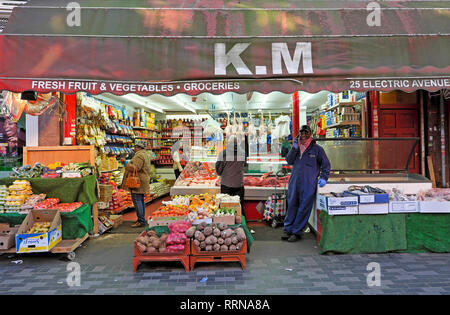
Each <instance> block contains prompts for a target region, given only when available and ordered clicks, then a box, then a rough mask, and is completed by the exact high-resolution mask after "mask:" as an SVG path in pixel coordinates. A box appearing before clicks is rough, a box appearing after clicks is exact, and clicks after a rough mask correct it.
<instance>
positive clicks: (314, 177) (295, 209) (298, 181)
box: [281, 125, 330, 242]
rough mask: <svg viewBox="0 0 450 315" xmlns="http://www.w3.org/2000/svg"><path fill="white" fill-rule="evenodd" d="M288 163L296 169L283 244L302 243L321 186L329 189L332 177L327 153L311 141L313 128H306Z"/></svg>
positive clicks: (294, 142) (290, 186)
mask: <svg viewBox="0 0 450 315" xmlns="http://www.w3.org/2000/svg"><path fill="white" fill-rule="evenodd" d="M286 161H287V162H288V164H289V165H293V170H292V174H291V178H290V180H289V186H288V202H287V203H288V207H287V211H286V216H285V219H284V232H283V235H282V236H281V239H282V240H287V241H289V242H296V241H298V240H299V239H301V237H302V234H303V231H302V230H303V228H304V227H305V226H306V223H307V222H308V219H309V215H310V213H311V209H312V207H313V203H314V196H315V194H316V190H317V184H319V186H320V187H323V186H325V185H326V183H327V180H328V177H329V175H330V161H329V160H328V157H327V155H326V153H325V151H324V149H323V148H322V147H321V146H320V145H318V144H317V143H316V141H315V140H313V139H312V137H311V128H310V127H309V126H307V125H303V126H302V127H301V128H300V132H299V134H298V135H297V137H295V138H294V140H293V144H292V148H291V150H290V151H289V153H288V155H287V157H286Z"/></svg>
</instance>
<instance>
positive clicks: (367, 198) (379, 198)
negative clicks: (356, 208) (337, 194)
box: [344, 191, 389, 204]
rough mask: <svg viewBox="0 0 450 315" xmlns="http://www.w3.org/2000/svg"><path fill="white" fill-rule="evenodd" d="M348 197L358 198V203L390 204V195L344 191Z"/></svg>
mask: <svg viewBox="0 0 450 315" xmlns="http://www.w3.org/2000/svg"><path fill="white" fill-rule="evenodd" d="M344 194H345V195H347V196H358V203H359V204H362V203H368V204H370V203H387V204H388V203H389V194H366V193H363V192H355V191H344Z"/></svg>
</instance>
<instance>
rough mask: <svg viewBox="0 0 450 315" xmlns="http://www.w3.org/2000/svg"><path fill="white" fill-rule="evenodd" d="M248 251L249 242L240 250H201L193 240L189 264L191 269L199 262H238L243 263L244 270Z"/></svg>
mask: <svg viewBox="0 0 450 315" xmlns="http://www.w3.org/2000/svg"><path fill="white" fill-rule="evenodd" d="M246 253H247V242H244V245H243V246H242V248H241V249H239V250H238V251H228V252H227V251H225V252H214V251H212V252H211V251H200V250H198V249H197V248H195V246H194V242H191V255H190V257H189V261H190V262H189V264H190V268H191V270H194V266H195V264H196V263H198V262H238V263H240V264H241V267H242V270H245V254H246Z"/></svg>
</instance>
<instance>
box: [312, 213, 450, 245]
mask: <svg viewBox="0 0 450 315" xmlns="http://www.w3.org/2000/svg"><path fill="white" fill-rule="evenodd" d="M319 224H320V230H321V231H320V232H321V233H320V235H319V236H320V247H321V253H322V254H324V253H327V252H334V253H346V254H355V253H386V252H403V253H405V252H406V253H418V252H435V253H449V252H450V214H448V213H442V214H438V213H433V214H431V213H430V214H425V213H396V214H393V213H392V214H381V215H380V214H374V215H335V216H333V215H328V214H327V213H326V212H325V211H320V214H319Z"/></svg>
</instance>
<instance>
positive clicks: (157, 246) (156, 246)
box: [152, 239, 161, 248]
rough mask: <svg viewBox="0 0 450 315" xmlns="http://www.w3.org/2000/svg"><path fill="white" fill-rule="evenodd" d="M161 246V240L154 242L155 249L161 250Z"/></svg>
mask: <svg viewBox="0 0 450 315" xmlns="http://www.w3.org/2000/svg"><path fill="white" fill-rule="evenodd" d="M160 245H161V241H160V240H159V239H155V240H154V241H153V242H152V246H153V247H154V248H159V246H160Z"/></svg>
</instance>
